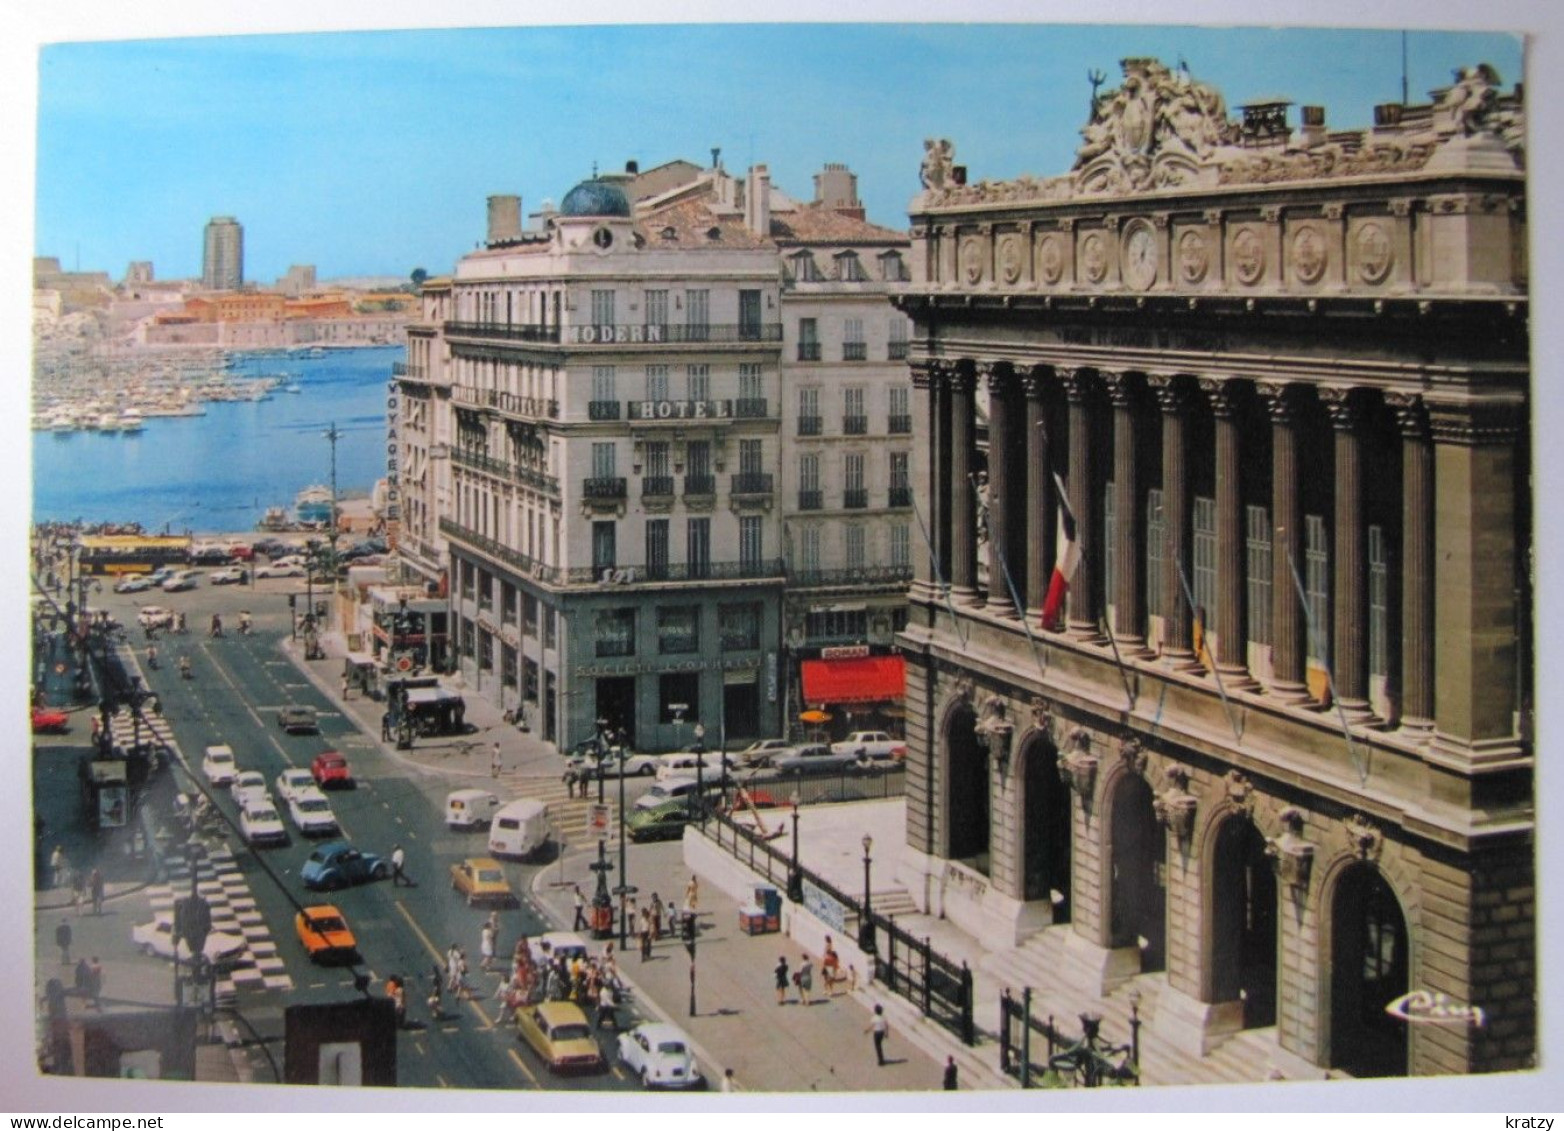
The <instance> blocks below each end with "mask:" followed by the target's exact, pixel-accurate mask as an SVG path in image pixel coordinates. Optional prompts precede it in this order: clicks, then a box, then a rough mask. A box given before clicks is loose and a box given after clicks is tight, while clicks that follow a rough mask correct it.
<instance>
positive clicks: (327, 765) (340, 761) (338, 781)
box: [310, 750, 353, 789]
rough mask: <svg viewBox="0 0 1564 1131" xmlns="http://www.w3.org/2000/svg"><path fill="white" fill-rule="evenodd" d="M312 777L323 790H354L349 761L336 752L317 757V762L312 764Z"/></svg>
mask: <svg viewBox="0 0 1564 1131" xmlns="http://www.w3.org/2000/svg"><path fill="white" fill-rule="evenodd" d="M310 775H311V776H312V777H314V779H315V784H316V785H318V786H319V787H320V788H321V789H352V788H353V771H352V769H350V768H349V766H348V760H347V759H346V758H344V757H343V756H342V755H341V754H338V753H337V752H336V751H335V750H326V751H322V752H321V753H319V754H317V755H315V760H314V761H313V762H311V763H310Z"/></svg>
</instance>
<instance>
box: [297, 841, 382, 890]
mask: <svg viewBox="0 0 1564 1131" xmlns="http://www.w3.org/2000/svg"><path fill="white" fill-rule="evenodd" d="M390 874H391V865H390V863H389V862H388V861H386V860H383V859H382V858H381V857H379V856H376V855H375V854H374V853H372V852H360V851H359V850H358V849H356V848H354V847H353V845H352V844H350V843H349V842H347V841H345V840H334V841H332V842H331V843H330V844H323V845H321V846H320V847H319V848H317V849H316V850H315V851H314V852H311V853H310V855H309V859H308V860H306V861H304V866H303V867H302V868H300V869H299V879H301V880H303V881H304V886H305V887H307V888H309V889H310V890H311V891H322V890H330V891H334V890H336V889H337V888H345V887H350V886H352V885H353V884H367V883H370V882H371V881H373V880H383V879H385V878H386V877H387V876H389V875H390Z"/></svg>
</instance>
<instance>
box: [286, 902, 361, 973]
mask: <svg viewBox="0 0 1564 1131" xmlns="http://www.w3.org/2000/svg"><path fill="white" fill-rule="evenodd" d="M293 925H294V928H295V929H296V930H297V931H298V932H299V941H300V942H301V943H303V944H304V949H305V950H306V951H308V952H309V956H310V961H311V962H328V961H333V960H339V961H349V962H350V961H352V960H353V958H354V957H355V956H356V955H357V954H358V940H357V939H355V938H354V937H353V932H352V931H351V930H349V929H348V922H347V920H346V919H344V918H343V917H342V912H340V911H338V910H337V909H336V908H335V907H333V906H332V905H331V904H329V903H322V904H319V905H317V906H315V907H306V908H305V909H304V910H303V911H300V912H299V913H298V914H297V915H295V916H294V918H293Z"/></svg>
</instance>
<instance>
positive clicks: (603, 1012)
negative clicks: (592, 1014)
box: [597, 982, 619, 1033]
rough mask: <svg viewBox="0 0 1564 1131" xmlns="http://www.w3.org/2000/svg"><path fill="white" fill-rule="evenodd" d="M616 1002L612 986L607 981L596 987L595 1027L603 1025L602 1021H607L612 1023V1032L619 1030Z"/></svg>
mask: <svg viewBox="0 0 1564 1131" xmlns="http://www.w3.org/2000/svg"><path fill="white" fill-rule="evenodd" d="M617 1004H618V1003H617V1002H615V1000H614V991H613V988H612V987H610V986H609V984H608V983H607V982H604V983H603V984H602V985H601V986H599V987H598V988H597V1027H598V1028H599V1029H601V1028H602V1027H603V1022H604V1021H608V1022H611V1023H612V1024H613V1027H614V1032H616V1033H617V1032H618V1031H619V1015H618V1013H617V1012H616V1011H615V1006H616V1005H617Z"/></svg>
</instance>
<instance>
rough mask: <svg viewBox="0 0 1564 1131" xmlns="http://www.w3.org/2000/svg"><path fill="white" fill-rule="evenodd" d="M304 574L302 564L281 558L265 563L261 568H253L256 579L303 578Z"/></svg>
mask: <svg viewBox="0 0 1564 1131" xmlns="http://www.w3.org/2000/svg"><path fill="white" fill-rule="evenodd" d="M304 573H305V570H304V563H303V562H300V561H294V560H290V559H288V558H281V559H279V560H278V561H275V562H267V563H266V564H265V565H263V566H256V567H255V576H256V577H303V576H304Z"/></svg>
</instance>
